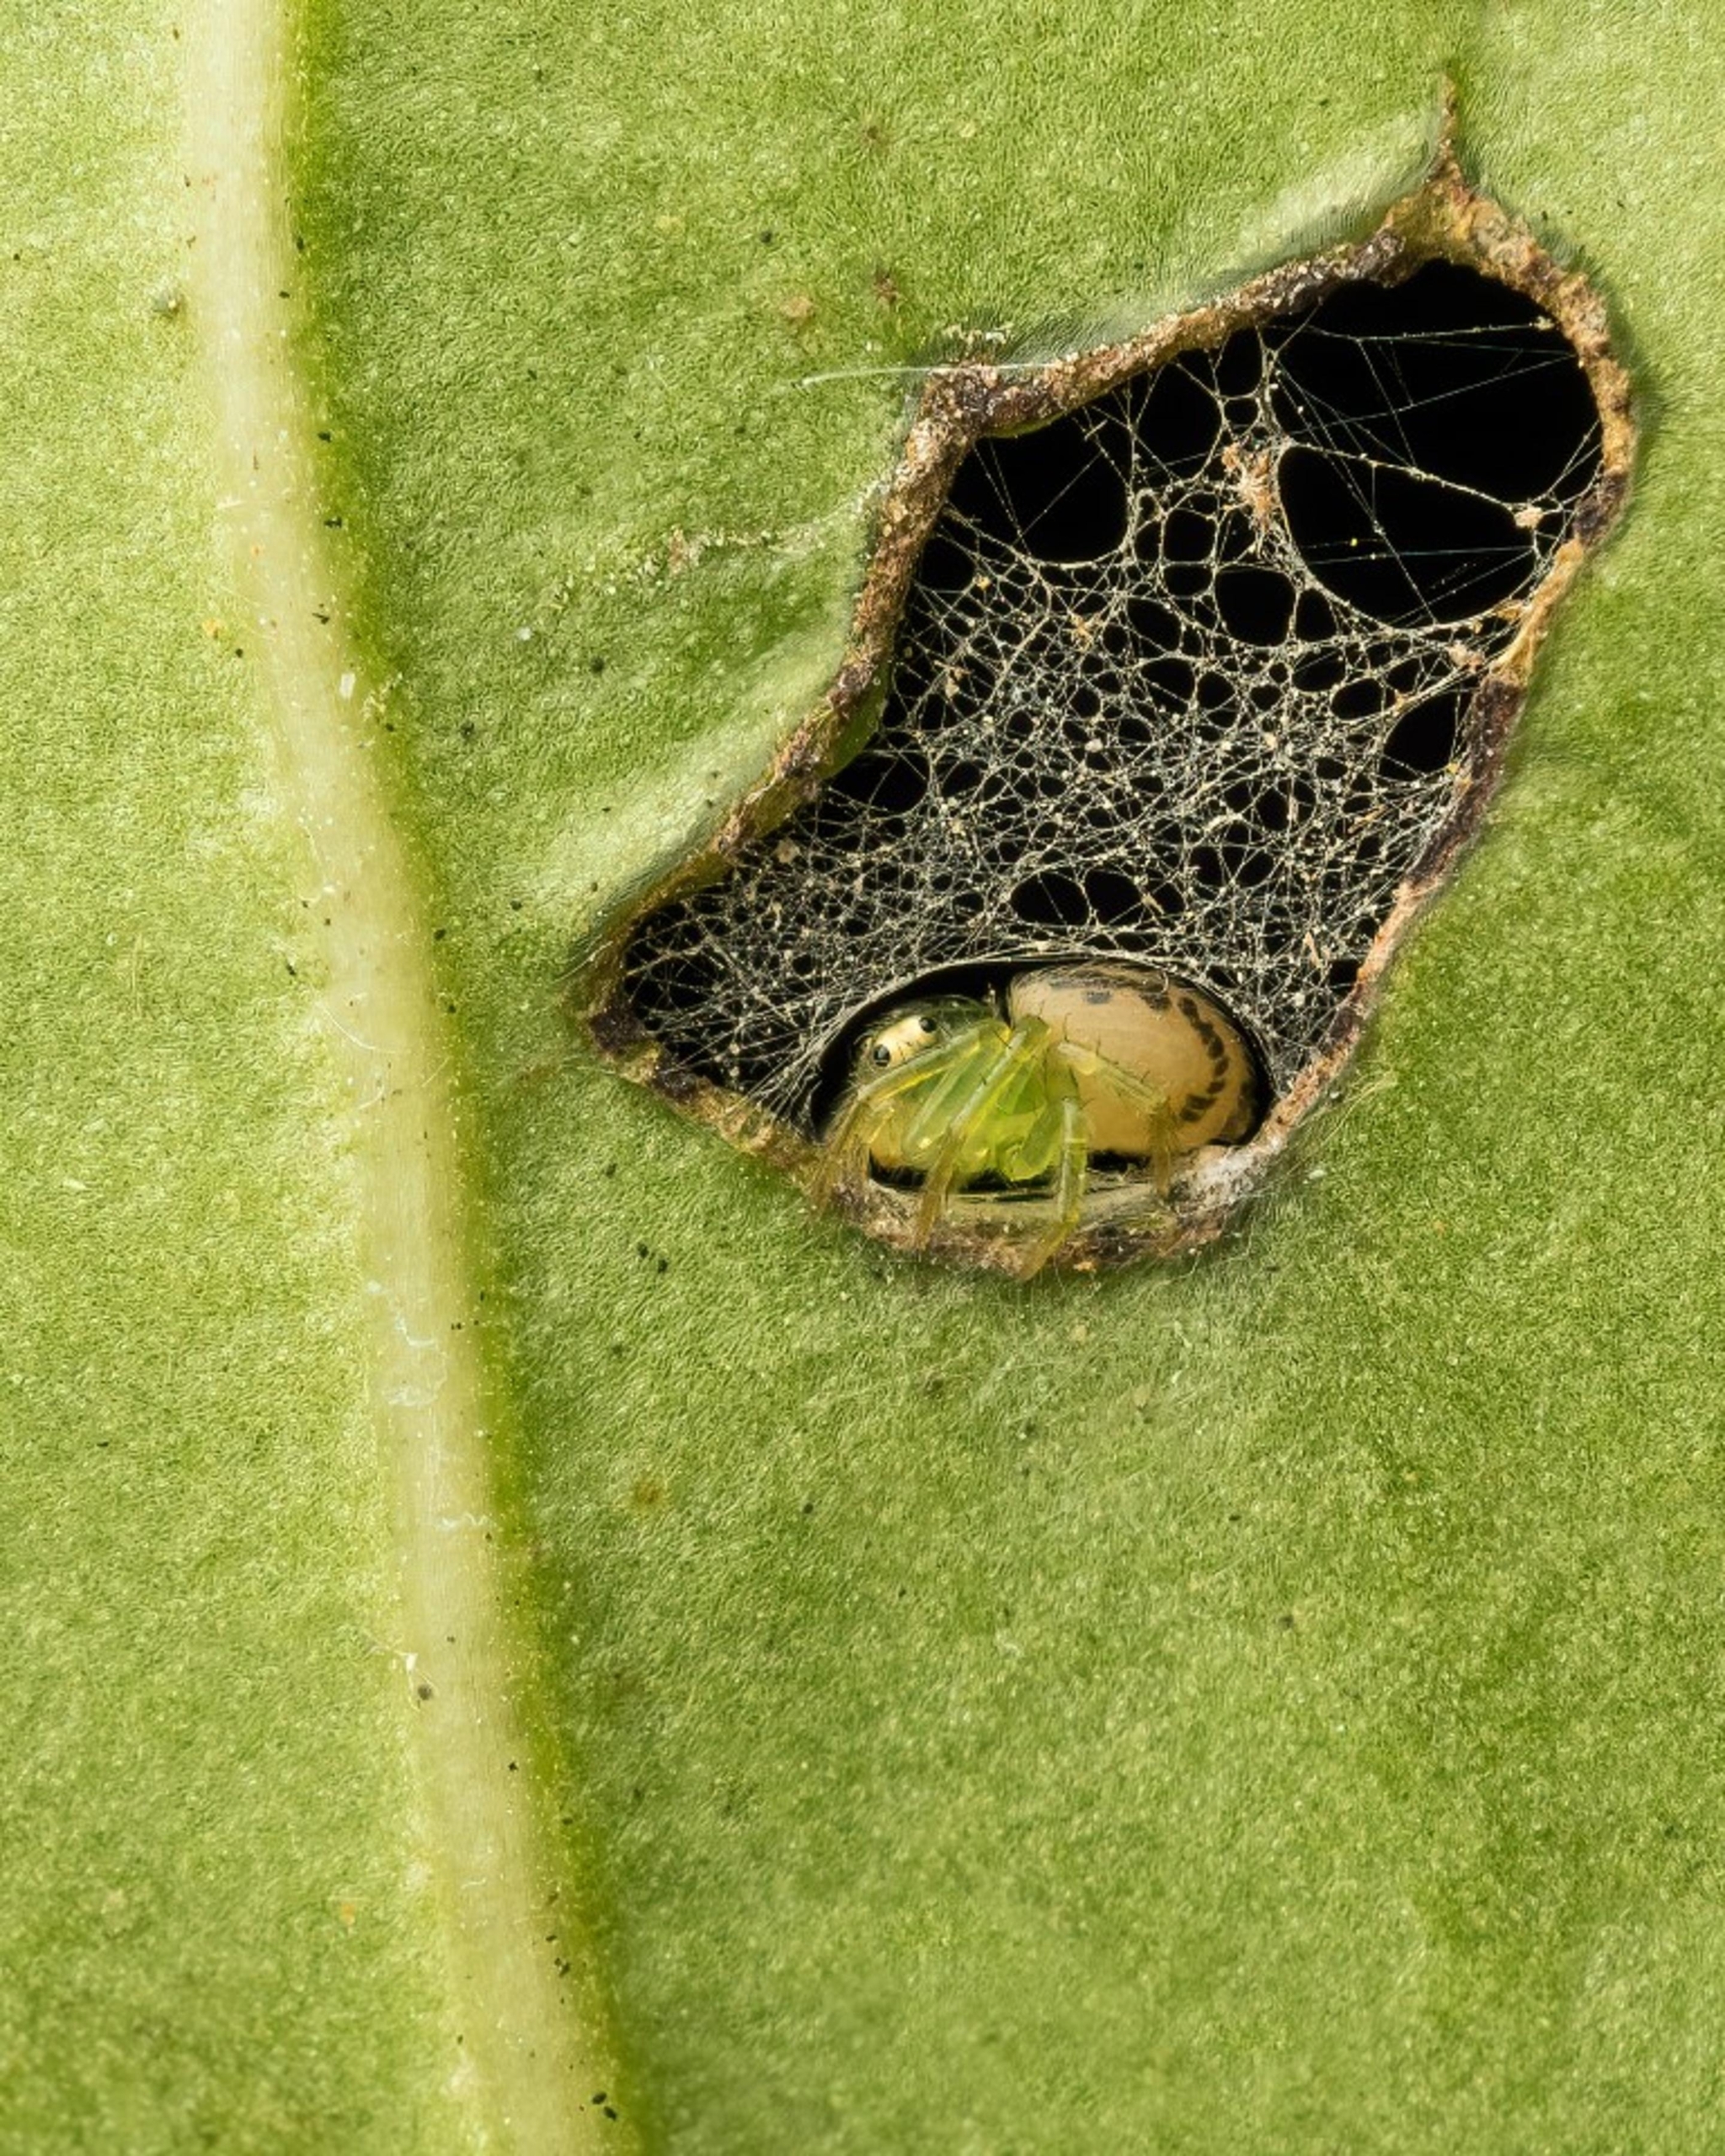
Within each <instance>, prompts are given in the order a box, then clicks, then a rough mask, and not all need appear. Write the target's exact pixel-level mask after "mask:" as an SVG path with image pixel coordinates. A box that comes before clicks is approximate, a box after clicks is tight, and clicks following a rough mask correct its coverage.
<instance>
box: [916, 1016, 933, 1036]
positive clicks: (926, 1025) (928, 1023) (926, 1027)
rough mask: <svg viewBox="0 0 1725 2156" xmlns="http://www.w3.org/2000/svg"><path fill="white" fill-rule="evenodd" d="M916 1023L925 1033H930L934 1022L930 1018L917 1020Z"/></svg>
mask: <svg viewBox="0 0 1725 2156" xmlns="http://www.w3.org/2000/svg"><path fill="white" fill-rule="evenodd" d="M916 1022H917V1024H918V1025H919V1026H920V1027H921V1028H922V1030H923V1032H924V1033H932V1032H933V1031H934V1021H933V1019H932V1018H919V1019H918V1020H917V1021H916Z"/></svg>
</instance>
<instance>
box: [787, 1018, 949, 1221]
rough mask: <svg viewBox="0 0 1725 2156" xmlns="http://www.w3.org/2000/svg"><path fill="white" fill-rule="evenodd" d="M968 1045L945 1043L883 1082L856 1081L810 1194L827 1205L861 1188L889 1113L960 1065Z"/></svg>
mask: <svg viewBox="0 0 1725 2156" xmlns="http://www.w3.org/2000/svg"><path fill="white" fill-rule="evenodd" d="M965 1048H966V1043H964V1042H961V1041H943V1042H941V1043H938V1044H937V1046H935V1047H932V1048H929V1049H925V1050H924V1051H923V1053H922V1054H921V1055H913V1056H911V1057H910V1058H909V1059H907V1060H906V1061H905V1062H903V1063H901V1064H900V1065H898V1066H897V1068H896V1069H895V1070H884V1071H882V1072H881V1074H880V1075H879V1077H877V1078H863V1079H857V1080H854V1081H852V1084H851V1085H850V1086H849V1087H848V1088H847V1089H846V1095H845V1101H844V1105H843V1107H841V1109H840V1110H839V1113H838V1116H837V1118H836V1121H835V1122H834V1123H833V1125H832V1128H831V1129H830V1131H829V1132H828V1134H827V1137H826V1143H825V1152H824V1154H823V1155H822V1158H821V1161H820V1166H818V1167H817V1168H816V1170H815V1171H814V1179H813V1181H812V1182H811V1183H810V1185H809V1193H810V1195H811V1196H812V1197H813V1198H814V1202H815V1203H816V1204H817V1205H824V1204H825V1203H826V1201H827V1200H828V1198H830V1197H831V1196H832V1195H833V1193H835V1192H836V1191H846V1192H854V1191H857V1190H859V1189H860V1188H861V1187H862V1186H863V1183H864V1182H867V1180H868V1155H869V1149H870V1148H871V1146H872V1145H873V1142H874V1137H875V1134H876V1132H877V1131H878V1130H879V1128H880V1125H881V1123H882V1121H883V1119H884V1118H883V1113H882V1112H883V1111H884V1109H886V1108H887V1107H890V1105H891V1104H892V1102H895V1101H896V1100H897V1099H898V1098H899V1097H900V1094H903V1093H908V1092H911V1091H913V1090H914V1089H915V1088H916V1087H917V1086H926V1085H927V1084H928V1083H929V1081H931V1080H932V1079H935V1078H937V1077H939V1076H941V1075H943V1073H944V1072H946V1071H948V1070H950V1069H951V1068H952V1066H953V1065H954V1064H955V1063H957V1062H959V1061H960V1060H961V1059H962V1058H963V1056H964V1053H965Z"/></svg>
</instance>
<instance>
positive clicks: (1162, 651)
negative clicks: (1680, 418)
mask: <svg viewBox="0 0 1725 2156" xmlns="http://www.w3.org/2000/svg"><path fill="white" fill-rule="evenodd" d="M1598 466H1599V430H1598V416H1597V413H1596V411H1595V408H1594V403H1593V399H1592V396H1591V393H1590V392H1589V387H1588V384H1587V381H1586V377H1585V376H1584V375H1583V372H1582V370H1581V368H1580V366H1579V365H1578V361H1577V360H1576V356H1575V354H1574V352H1573V349H1572V348H1571V347H1570V346H1569V345H1568V344H1567V342H1566V341H1565V340H1564V339H1563V338H1562V334H1561V333H1559V332H1558V330H1557V328H1556V326H1555V325H1554V324H1553V323H1551V321H1550V320H1549V318H1547V317H1546V316H1545V315H1544V314H1543V313H1542V312H1541V311H1540V310H1539V309H1538V308H1537V307H1535V306H1534V305H1533V304H1532V303H1531V302H1529V301H1527V300H1525V299H1524V298H1522V297H1521V296H1519V294H1516V293H1514V292H1512V291H1509V290H1508V289H1507V288H1505V287H1503V286H1498V285H1497V284H1495V283H1493V282H1492V281H1490V280H1487V279H1485V278H1483V277H1482V276H1480V275H1477V274H1476V273H1475V272H1472V271H1471V270H1462V269H1459V268H1455V267H1452V266H1450V265H1448V264H1430V265H1428V266H1427V267H1425V268H1424V269H1423V270H1420V271H1419V272H1418V274H1416V275H1414V276H1413V277H1411V278H1409V279H1408V280H1407V281H1406V282H1404V283H1402V284H1401V285H1398V286H1379V285H1372V284H1366V285H1359V286H1347V287H1344V288H1343V289H1341V290H1339V291H1336V292H1334V293H1332V294H1331V295H1330V296H1328V297H1327V298H1325V299H1323V300H1322V301H1321V302H1318V303H1317V304H1316V306H1315V307H1311V308H1310V309H1308V310H1306V311H1305V312H1302V313H1300V314H1297V315H1294V316H1290V317H1287V318H1283V319H1280V320H1278V321H1275V322H1272V323H1268V324H1267V325H1265V326H1263V328H1256V329H1250V330H1242V331H1239V332H1237V333H1236V334H1234V335H1233V336H1232V337H1231V338H1230V339H1228V340H1227V341H1226V343H1225V344H1222V345H1221V346H1220V347H1219V348H1217V349H1216V350H1212V351H1210V352H1207V353H1195V354H1188V355H1185V356H1183V358H1181V359H1179V360H1175V361H1172V362H1170V363H1169V364H1167V366H1163V367H1162V368H1160V369H1159V370H1157V371H1155V372H1153V373H1151V374H1149V375H1146V376H1139V377H1137V378H1135V379H1134V380H1133V381H1130V382H1128V383H1126V384H1125V385H1124V387H1122V388H1120V389H1119V390H1116V391H1114V392H1110V393H1109V394H1108V395H1106V396H1104V397H1102V398H1097V399H1096V400H1095V401H1094V402H1092V403H1090V404H1087V405H1085V406H1081V407H1080V408H1078V409H1076V411H1074V412H1072V413H1071V414H1067V415H1065V417H1063V418H1061V419H1057V420H1055V421H1054V422H1052V423H1051V424H1048V425H1046V426H1044V427H1041V428H1039V429H1038V430H1035V431H1033V432H1031V433H1027V434H1023V435H1016V436H1012V437H1001V438H995V439H990V440H984V441H983V442H981V443H980V444H979V445H978V446H977V447H976V449H975V451H972V453H971V454H970V455H969V456H968V457H967V458H966V460H965V461H964V464H963V465H962V466H961V467H960V469H959V473H958V475H957V478H956V479H955V481H954V483H953V491H952V494H951V496H950V499H949V500H948V504H947V506H946V508H945V510H943V514H942V515H941V518H940V520H939V522H938V524H937V528H936V531H935V532H934V534H933V536H932V538H931V540H930V542H929V544H928V547H927V549H926V551H925V552H924V555H923V558H922V560H921V564H920V566H919V569H918V573H917V577H916V584H915V587H914V589H913V590H912V593H911V599H910V600H909V603H908V605H907V607H906V611H905V620H904V622H903V625H902V627H901V629H900V638H899V644H898V650H897V653H896V655H895V665H894V670H893V676H892V681H891V685H890V688H889V694H888V696H887V700H886V703H885V707H884V712H883V716H882V718H881V721H880V723H879V727H878V728H877V731H876V733H875V734H874V735H873V738H872V739H871V740H870V741H869V743H868V745H867V746H866V747H865V748H864V750H863V752H862V753H861V754H860V755H857V757H856V758H855V759H854V760H852V762H851V763H850V764H849V765H848V766H846V768H845V769H844V770H843V771H841V772H839V773H838V774H836V776H835V777H834V778H833V779H832V780H830V782H829V783H828V785H827V786H826V787H825V790H824V792H822V794H821V795H820V798H818V799H817V800H816V801H814V803H810V804H809V806H808V807H806V808H805V809H802V810H801V811H799V812H798V814H796V815H795V816H794V817H793V818H792V819H790V821H789V822H788V824H787V825H784V826H782V828H781V830H778V831H777V832H775V833H772V834H770V835H768V836H767V837H766V839H764V840H763V841H760V842H759V843H758V844H757V846H756V847H755V849H754V850H753V851H752V852H751V853H750V855H749V856H747V857H745V859H744V860H743V861H742V862H740V863H739V864H738V866H737V867H735V868H734V870H733V871H732V872H731V873H729V875H728V876H726V877H725V878H724V879H723V880H722V881H721V882H719V883H715V884H713V885H710V886H708V888H707V889H704V890H702V891H699V892H697V893H694V894H692V895H691V896H689V897H687V898H685V899H679V900H676V901H674V902H673V903H672V904H671V905H669V906H667V907H665V908H664V909H662V910H660V911H659V912H658V913H656V914H654V915H651V916H649V918H648V919H647V920H646V921H644V922H643V923H642V924H641V925H640V926H639V927H638V930H637V931H636V933H635V935H634V937H633V939H632V942H631V944H630V947H629V950H628V954H627V957H626V960H625V974H624V978H625V982H626V986H627V990H628V995H629V996H630V1000H631V1001H632V1002H633V1006H634V1008H635V1010H636V1011H637V1013H638V1016H639V1017H640V1018H641V1020H642V1022H644V1024H645V1025H646V1026H647V1027H648V1028H649V1031H650V1032H652V1033H654V1034H655V1035H656V1036H658V1037H659V1038H660V1039H661V1040H662V1041H663V1042H664V1043H665V1046H666V1048H667V1049H669V1051H670V1054H672V1055H673V1056H674V1057H675V1059H676V1060H677V1062H678V1063H680V1064H681V1065H684V1066H686V1067H687V1068H689V1069H692V1070H696V1071H698V1072H700V1073H701V1074H702V1075H705V1076H707V1077H709V1078H712V1079H713V1080H715V1081H717V1082H718V1083H719V1084H721V1085H724V1086H728V1087H729V1088H731V1089H732V1090H734V1091H742V1092H745V1093H749V1094H752V1095H753V1096H755V1097H757V1098H759V1099H761V1101H762V1102H764V1103H765V1104H766V1105H767V1106H769V1107H772V1108H773V1109H775V1110H776V1112H777V1113H781V1114H783V1115H787V1116H788V1117H789V1118H792V1119H793V1120H796V1121H799V1122H801V1123H804V1124H805V1125H808V1126H812V1125H813V1124H814V1122H815V1121H816V1120H817V1118H818V1115H819V1113H820V1108H821V1107H822V1106H823V1105H824V1104H825V1102H827V1101H828V1100H829V1099H830V1097H831V1095H832V1093H833V1091H834V1090H835V1088H836V1086H837V1084H839V1083H840V1082H841V1081H842V1077H843V1075H844V1073H845V1071H846V1070H847V1069H848V1065H849V1059H850V1054H851V1049H852V1043H853V1041H854V1039H855V1038H856V1035H857V1032H858V1031H859V1030H860V1029H861V1027H862V1026H863V1023H864V1022H866V1021H867V1019H868V1017H878V1016H879V1012H880V1011H881V1010H882V1008H883V1007H884V1006H887V1005H889V1003H890V1002H892V1001H895V1000H903V999H904V998H905V997H908V996H912V995H916V993H918V992H919V991H920V990H922V989H923V988H925V986H926V985H927V984H928V983H930V982H931V981H932V980H933V979H935V977H936V976H937V975H939V976H942V977H943V978H942V985H943V986H946V987H948V988H950V987H951V986H952V985H955V984H954V979H953V976H954V974H955V973H958V972H963V971H970V972H973V973H974V974H975V977H976V979H978V980H979V981H982V980H984V979H986V980H987V981H988V982H989V983H990V984H991V985H994V984H997V983H998V982H999V981H1000V980H1001V979H1004V978H1005V977H1006V975H1007V974H1010V972H1011V971H1012V970H1013V969H1015V968H1017V967H1018V966H1021V965H1028V964H1037V963H1049V962H1051V961H1053V960H1055V959H1059V960H1069V959H1071V958H1077V957H1082V956H1084V955H1086V954H1090V955H1095V956H1105V957H1113V958H1119V957H1124V958H1138V959H1140V960H1143V961H1145V962H1147V963H1156V964H1160V965H1163V966H1166V967H1167V968H1169V969H1171V970H1173V971H1175V972H1177V973H1179V974H1183V976H1185V977H1186V978H1188V979H1193V980H1194V981H1196V982H1198V983H1199V985H1203V986H1204V987H1206V988H1208V989H1209V990H1211V991H1212V992H1213V993H1214V994H1215V995H1216V996H1217V997H1218V998H1219V1000H1220V1001H1221V1002H1222V1003H1223V1004H1224V1005H1225V1006H1226V1007H1228V1008H1229V1009H1230V1010H1231V1012H1232V1013H1233V1015H1234V1016H1235V1017H1236V1020H1237V1022H1239V1023H1240V1024H1241V1025H1242V1027H1243V1028H1244V1029H1245V1030H1246V1031H1247V1032H1248V1033H1250V1034H1251V1035H1252V1038H1254V1039H1255V1041H1256V1042H1257V1043H1258V1044H1259V1048H1260V1052H1261V1055H1262V1059H1263V1064H1264V1065H1265V1070H1266V1075H1268V1079H1269V1081H1270V1083H1271V1085H1272V1086H1279V1085H1280V1084H1282V1083H1284V1082H1285V1081H1286V1080H1287V1078H1288V1077H1290V1075H1292V1073H1293V1071H1294V1070H1297V1069H1298V1068H1299V1067H1300V1064H1301V1063H1302V1062H1303V1061H1304V1060H1305V1059H1306V1057H1307V1056H1308V1055H1309V1054H1311V1052H1312V1050H1313V1049H1315V1048H1316V1046H1317V1045H1318V1044H1319V1043H1320V1042H1321V1040H1322V1035H1323V1033H1324V1031H1325V1029H1326V1027H1327V1025H1328V1023H1329V1022H1330V1019H1331V1017H1332V1016H1333V1012H1334V1011H1335V1008H1336V1006H1337V1005H1338V1003H1339V1002H1340V1001H1341V1000H1342V999H1343V997H1344V996H1345V995H1346V994H1347V992H1348V989H1349V987H1350V986H1351V985H1352V984H1353V982H1354V979H1355V977H1356V974H1357V972H1358V968H1359V962H1360V959H1361V958H1362V957H1363V956H1364V954H1365V951H1366V949H1367V947H1369V945H1370V942H1371V939H1372V937H1373V936H1374V934H1375V931H1376V929H1377V927H1378V926H1379V924H1380V923H1381V921H1382V920H1383V918H1384V915H1386V912H1387V911H1388V910H1389V907H1390V905H1391V904H1392V902H1393V899H1394V896H1395V893H1396V890H1397V887H1398V885H1399V884H1400V883H1401V881H1402V878H1404V877H1405V876H1406V875H1407V873H1408V872H1409V871H1410V870H1411V869H1412V868H1413V867H1414V865H1415V864H1416V862H1417V861H1418V857H1419V856H1420V854H1421V852H1422V851H1423V848H1424V846H1426V845H1427V844H1428V843H1429V841H1430V838H1431V836H1432V835H1433V834H1434V832H1435V831H1436V830H1438V829H1439V827H1440V825H1441V824H1442V822H1443V819H1444V817H1445V813H1446V811H1447V809H1448V808H1449V807H1450V804H1451V803H1452V802H1453V799H1454V794H1455V784H1456V776H1457V769H1458V766H1461V765H1465V762H1466V756H1467V755H1468V753H1469V750H1470V745H1471V744H1470V743H1469V742H1468V740H1467V739H1466V712H1467V707H1468V702H1469V698H1470V696H1471V690H1472V687H1473V684H1474V680H1475V679H1476V676H1477V669H1478V666H1479V664H1481V663H1482V661H1484V660H1486V659H1489V657H1490V656H1491V655H1492V654H1493V652H1494V651H1496V650H1498V649H1501V648H1503V645H1505V644H1506V643H1508V642H1509V640H1510V638H1512V637H1513V635H1514V629H1515V623H1514V620H1513V619H1512V618H1510V615H1509V613H1507V612H1504V611H1496V610H1502V609H1503V608H1505V607H1506V606H1507V605H1508V604H1509V602H1513V601H1514V600H1516V599H1518V598H1519V597H1522V596H1525V595H1526V594H1527V593H1528V592H1529V591H1530V590H1531V589H1532V588H1533V587H1534V586H1535V584H1537V583H1538V582H1539V581H1540V580H1541V578H1542V577H1543V575H1544V574H1545V573H1546V568H1548V566H1549V563H1550V561H1551V556H1552V554H1553V553H1554V552H1555V551H1556V549H1557V546H1558V545H1559V544H1560V543H1561V542H1562V539H1563V538H1564V537H1565V536H1567V532H1568V530H1569V528H1570V525H1571V522H1572V520H1573V510H1574V505H1575V504H1576V502H1577V501H1578V499H1579V497H1580V496H1581V495H1582V494H1583V492H1584V491H1585V490H1586V488H1588V487H1589V484H1590V483H1592V481H1593V480H1594V478H1595V477H1596V476H1597V472H1598Z"/></svg>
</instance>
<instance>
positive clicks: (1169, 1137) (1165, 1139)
mask: <svg viewBox="0 0 1725 2156" xmlns="http://www.w3.org/2000/svg"><path fill="white" fill-rule="evenodd" d="M1054 1052H1055V1054H1056V1055H1057V1056H1058V1057H1059V1058H1060V1061H1061V1062H1062V1063H1063V1064H1065V1066H1066V1068H1067V1069H1068V1070H1071V1072H1073V1074H1074V1075H1076V1076H1077V1077H1080V1078H1087V1079H1092V1080H1095V1081H1098V1082H1099V1083H1100V1084H1102V1085H1103V1086H1106V1087H1107V1088H1108V1091H1110V1092H1111V1093H1113V1094H1114V1096H1115V1097H1116V1098H1117V1099H1119V1100H1122V1101H1124V1102H1127V1103H1128V1104H1129V1105H1130V1107H1135V1108H1136V1109H1137V1110H1138V1111H1139V1113H1140V1114H1141V1115H1142V1116H1143V1118H1144V1120H1145V1126H1146V1130H1147V1131H1148V1133H1149V1144H1148V1146H1147V1148H1146V1154H1145V1157H1146V1160H1147V1161H1149V1163H1150V1171H1151V1180H1152V1181H1153V1182H1155V1184H1156V1187H1157V1189H1158V1190H1166V1189H1167V1187H1168V1180H1169V1178H1170V1177H1171V1176H1172V1174H1173V1171H1174V1163H1175V1161H1177V1160H1178V1158H1179V1156H1180V1155H1181V1154H1182V1153H1183V1151H1184V1150H1185V1147H1184V1146H1183V1144H1182V1142H1181V1134H1180V1124H1179V1120H1178V1118H1177V1117H1176V1115H1175V1113H1174V1109H1173V1104H1172V1102H1171V1101H1170V1100H1169V1098H1168V1097H1167V1094H1166V1093H1165V1092H1164V1091H1162V1087H1161V1086H1156V1085H1152V1084H1151V1081H1149V1080H1148V1079H1147V1078H1140V1076H1139V1075H1138V1074H1137V1072H1136V1071H1135V1070H1128V1069H1127V1068H1126V1066H1125V1065H1124V1064H1122V1063H1116V1062H1115V1061H1114V1059H1113V1058H1112V1057H1111V1056H1106V1055H1098V1054H1097V1052H1096V1050H1095V1049H1090V1048H1081V1047H1080V1046H1079V1044H1078V1043H1076V1041H1065V1040H1063V1041H1058V1042H1056V1043H1055V1051H1054Z"/></svg>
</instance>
